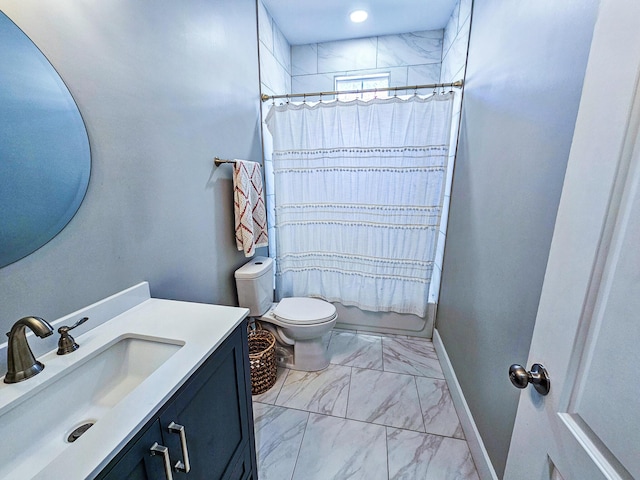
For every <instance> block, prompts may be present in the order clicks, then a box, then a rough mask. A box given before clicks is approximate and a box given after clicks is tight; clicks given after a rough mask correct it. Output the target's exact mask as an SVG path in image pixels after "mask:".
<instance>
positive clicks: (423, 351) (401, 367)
mask: <svg viewBox="0 0 640 480" xmlns="http://www.w3.org/2000/svg"><path fill="white" fill-rule="evenodd" d="M382 361H383V366H384V371H385V372H396V373H406V374H409V375H417V376H421V377H432V378H444V374H443V373H442V367H441V366H440V362H439V361H438V356H437V355H436V351H435V349H434V348H433V344H432V343H431V342H430V341H428V340H421V339H413V338H387V337H385V338H383V339H382Z"/></svg>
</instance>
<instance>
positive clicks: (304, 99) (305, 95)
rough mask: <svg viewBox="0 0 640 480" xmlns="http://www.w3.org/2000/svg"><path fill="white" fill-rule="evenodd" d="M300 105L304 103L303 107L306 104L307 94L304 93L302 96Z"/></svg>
mask: <svg viewBox="0 0 640 480" xmlns="http://www.w3.org/2000/svg"><path fill="white" fill-rule="evenodd" d="M302 103H304V104H305V105H306V103H307V94H306V93H305V94H304V95H302Z"/></svg>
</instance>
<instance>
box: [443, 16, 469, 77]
mask: <svg viewBox="0 0 640 480" xmlns="http://www.w3.org/2000/svg"><path fill="white" fill-rule="evenodd" d="M469 24H470V20H469V19H467V21H466V22H465V23H464V24H463V25H462V26H461V28H460V30H459V31H458V35H456V37H455V38H454V40H453V43H452V44H451V48H450V49H449V52H448V53H447V56H446V59H445V61H447V62H449V65H450V66H449V69H450V70H451V71H452V72H454V73H457V72H458V71H459V70H460V69H461V68H462V67H464V65H465V64H466V61H467V47H468V43H469Z"/></svg>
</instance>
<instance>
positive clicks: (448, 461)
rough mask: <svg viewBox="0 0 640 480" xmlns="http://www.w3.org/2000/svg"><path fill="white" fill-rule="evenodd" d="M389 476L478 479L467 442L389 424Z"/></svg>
mask: <svg viewBox="0 0 640 480" xmlns="http://www.w3.org/2000/svg"><path fill="white" fill-rule="evenodd" d="M387 448H388V452H389V479H391V480H416V479H420V480H478V478H479V477H478V473H477V472H476V469H475V465H474V463H473V459H472V458H471V453H470V452H469V447H468V446H467V442H465V441H464V440H458V439H455V438H447V437H440V436H437V435H429V434H424V433H417V432H410V431H407V430H396V429H392V428H387Z"/></svg>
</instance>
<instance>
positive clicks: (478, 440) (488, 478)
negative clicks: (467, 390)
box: [433, 329, 498, 480]
mask: <svg viewBox="0 0 640 480" xmlns="http://www.w3.org/2000/svg"><path fill="white" fill-rule="evenodd" d="M433 346H434V347H435V349H436V353H437V354H438V359H439V360H440V364H441V365H442V371H443V373H444V378H445V379H446V380H447V384H448V385H449V391H450V392H451V398H452V400H453V405H454V406H455V408H456V412H457V413H458V417H459V418H460V424H461V425H462V430H463V431H464V435H465V437H466V439H467V443H468V444H469V450H470V451H471V456H472V457H473V461H474V462H475V464H476V469H477V470H478V476H479V477H480V478H481V480H498V476H497V475H496V472H495V470H494V468H493V464H492V463H491V460H490V458H489V454H488V453H487V450H486V449H485V447H484V442H483V441H482V437H481V436H480V432H479V431H478V427H477V426H476V422H475V421H474V420H473V415H471V410H469V405H467V401H466V400H465V398H464V394H463V393H462V388H460V384H459V383H458V378H457V377H456V373H455V372H454V370H453V366H452V365H451V361H450V360H449V355H447V350H446V349H445V348H444V343H442V338H440V333H439V332H438V330H437V329H435V330H434V331H433Z"/></svg>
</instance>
